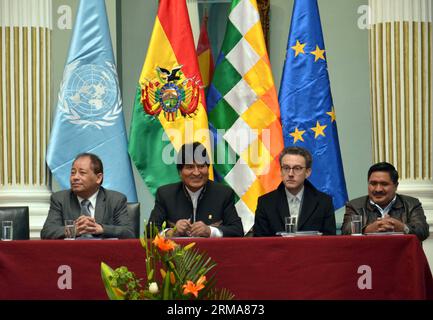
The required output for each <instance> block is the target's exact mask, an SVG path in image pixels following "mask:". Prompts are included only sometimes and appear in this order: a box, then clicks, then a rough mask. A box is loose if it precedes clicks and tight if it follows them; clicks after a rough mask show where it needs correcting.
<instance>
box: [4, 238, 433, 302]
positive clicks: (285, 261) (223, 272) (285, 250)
mask: <svg viewBox="0 0 433 320" xmlns="http://www.w3.org/2000/svg"><path fill="white" fill-rule="evenodd" d="M193 240H194V241H195V242H197V247H198V248H200V249H202V250H206V251H207V252H208V254H209V256H210V257H212V258H213V259H214V260H215V261H216V262H217V263H218V265H217V267H216V272H217V286H218V287H226V288H228V289H230V290H231V291H232V292H233V293H234V294H235V295H236V298H237V299H433V279H432V275H431V272H430V268H429V266H428V262H427V260H426V257H425V255H424V252H423V250H422V248H421V246H420V243H419V242H418V240H417V238H416V237H415V236H363V237H351V236H333V237H332V236H330V237H325V236H322V237H296V238H231V239H229V238H225V239H193ZM190 241H191V240H185V239H182V240H177V242H179V243H182V244H185V243H187V242H190ZM101 261H104V262H105V263H107V264H108V265H110V266H111V267H113V268H116V267H118V266H121V265H126V266H128V268H129V269H130V270H131V271H134V272H136V274H137V275H138V276H140V277H144V276H145V265H144V250H143V249H142V247H141V245H140V243H139V241H138V240H104V241H100V240H99V241H98V240H92V241H89V240H80V241H64V240H59V241H38V240H31V241H10V242H4V241H0V299H106V298H107V297H106V294H105V290H104V287H103V284H102V281H101V276H100V263H101ZM62 266H63V267H62ZM65 266H66V267H65ZM68 268H70V271H71V274H72V278H71V279H72V282H71V285H72V288H71V289H59V287H58V281H59V278H60V283H62V282H63V281H62V278H61V277H62V275H63V274H64V272H65V271H64V270H68ZM369 268H370V269H369ZM365 270H371V274H370V275H371V276H369V275H367V276H366V275H365V272H366V271H365ZM367 273H369V271H367ZM360 277H363V278H361V279H360ZM369 280H371V289H369V288H364V289H360V288H359V286H358V282H360V283H361V284H364V285H365V284H366V283H368V282H369ZM361 287H362V286H361Z"/></svg>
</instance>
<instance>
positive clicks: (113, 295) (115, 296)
mask: <svg viewBox="0 0 433 320" xmlns="http://www.w3.org/2000/svg"><path fill="white" fill-rule="evenodd" d="M113 274H114V271H113V269H111V268H110V267H109V266H108V265H107V264H105V263H104V262H101V277H102V282H103V283H104V287H105V291H106V292H107V295H108V298H109V299H110V300H124V299H125V296H124V294H122V293H123V292H122V291H121V290H119V289H117V288H113V287H112V286H111V285H110V278H111V277H112V276H113Z"/></svg>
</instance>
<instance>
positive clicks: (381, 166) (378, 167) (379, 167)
mask: <svg viewBox="0 0 433 320" xmlns="http://www.w3.org/2000/svg"><path fill="white" fill-rule="evenodd" d="M377 171H382V172H388V173H389V176H390V178H391V180H392V182H393V183H394V184H398V172H397V170H396V169H395V167H394V166H393V165H392V164H390V163H388V162H378V163H375V164H373V165H372V166H371V167H370V169H368V176H367V180H370V176H371V174H372V173H373V172H377Z"/></svg>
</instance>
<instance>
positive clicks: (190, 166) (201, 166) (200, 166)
mask: <svg viewBox="0 0 433 320" xmlns="http://www.w3.org/2000/svg"><path fill="white" fill-rule="evenodd" d="M195 168H197V170H200V171H201V170H204V168H207V165H206V164H185V165H184V166H183V169H185V170H187V171H194V170H195Z"/></svg>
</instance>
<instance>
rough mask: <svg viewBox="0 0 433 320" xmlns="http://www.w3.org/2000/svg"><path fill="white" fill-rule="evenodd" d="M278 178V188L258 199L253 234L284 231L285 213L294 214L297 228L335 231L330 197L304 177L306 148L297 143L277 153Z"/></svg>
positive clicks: (308, 167)
mask: <svg viewBox="0 0 433 320" xmlns="http://www.w3.org/2000/svg"><path fill="white" fill-rule="evenodd" d="M280 166H281V178H282V182H281V184H280V185H279V186H278V188H277V189H276V190H274V191H271V192H269V193H267V194H265V195H263V196H261V197H259V199H258V203H257V209H256V214H255V220H254V236H256V237H265V236H275V235H276V233H277V232H281V231H285V217H288V216H297V219H296V221H297V222H296V224H297V230H298V231H320V232H322V233H323V234H325V235H335V234H336V225H335V214H334V206H333V204H332V198H331V197H330V196H328V195H327V194H325V193H322V192H320V191H318V190H317V189H316V188H315V187H314V186H313V185H312V184H311V182H309V181H308V180H306V179H307V178H308V177H309V176H310V175H311V166H312V157H311V154H310V152H308V151H307V150H306V149H303V148H299V147H288V148H285V149H284V150H283V151H282V152H281V154H280Z"/></svg>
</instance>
